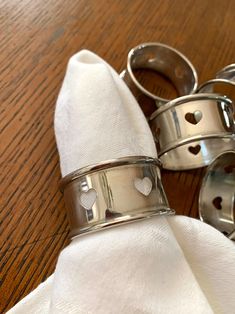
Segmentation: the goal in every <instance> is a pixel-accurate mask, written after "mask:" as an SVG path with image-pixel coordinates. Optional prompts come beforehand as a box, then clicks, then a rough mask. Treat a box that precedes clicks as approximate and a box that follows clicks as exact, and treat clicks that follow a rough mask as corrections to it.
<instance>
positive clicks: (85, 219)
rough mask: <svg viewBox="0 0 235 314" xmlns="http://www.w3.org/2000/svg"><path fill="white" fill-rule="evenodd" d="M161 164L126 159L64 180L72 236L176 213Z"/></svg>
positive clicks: (80, 172)
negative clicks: (168, 199)
mask: <svg viewBox="0 0 235 314" xmlns="http://www.w3.org/2000/svg"><path fill="white" fill-rule="evenodd" d="M160 165H161V164H160V162H159V160H158V159H154V158H150V157H141V156H140V157H126V158H119V159H115V160H110V161H107V162H104V163H100V164H97V165H92V166H89V167H85V168H82V169H79V170H77V171H74V172H73V173H71V174H69V175H67V176H66V177H64V178H63V179H62V181H61V190H62V191H63V193H64V198H65V204H66V207H67V213H68V218H69V222H70V227H71V236H72V237H74V236H77V235H79V234H83V233H87V232H92V231H96V230H101V229H104V228H108V227H112V226H114V225H117V224H120V223H128V222H131V221H134V220H137V219H144V218H148V217H151V216H153V215H162V214H173V213H174V211H173V210H172V209H170V208H169V205H168V201H167V198H166V195H165V192H164V190H163V187H162V183H161V177H160Z"/></svg>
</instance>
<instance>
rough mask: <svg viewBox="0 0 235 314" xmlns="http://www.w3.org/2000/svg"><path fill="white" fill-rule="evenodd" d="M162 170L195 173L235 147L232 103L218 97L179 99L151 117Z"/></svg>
mask: <svg viewBox="0 0 235 314" xmlns="http://www.w3.org/2000/svg"><path fill="white" fill-rule="evenodd" d="M149 122H150V127H151V130H152V132H153V135H154V138H155V141H156V144H157V148H158V153H159V158H160V160H161V162H162V164H163V168H165V169H170V170H186V169H194V168H199V167H202V166H206V165H208V164H209V163H210V162H211V161H212V160H213V159H214V158H215V157H216V156H217V155H218V154H219V153H221V152H222V151H225V150H231V149H234V147H235V124H234V120H233V103H232V101H231V100H230V99H229V98H227V97H223V96H220V95H216V94H195V95H190V96H184V97H179V98H177V99H175V100H173V101H171V102H169V103H167V104H165V105H163V106H161V108H159V109H158V110H156V112H155V113H153V114H152V116H151V117H150V121H149Z"/></svg>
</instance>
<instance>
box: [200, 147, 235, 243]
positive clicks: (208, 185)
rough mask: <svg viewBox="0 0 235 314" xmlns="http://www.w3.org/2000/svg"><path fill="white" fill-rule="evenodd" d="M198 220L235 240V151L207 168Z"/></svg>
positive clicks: (226, 153)
mask: <svg viewBox="0 0 235 314" xmlns="http://www.w3.org/2000/svg"><path fill="white" fill-rule="evenodd" d="M199 214H200V219H201V220H202V221H204V222H206V223H208V224H210V225H212V226H213V227H215V228H216V229H218V230H219V231H221V232H223V233H224V234H225V235H227V236H228V238H230V239H232V240H235V150H234V151H226V152H224V153H222V154H220V155H219V156H218V157H217V158H216V159H215V160H214V161H213V162H212V163H211V165H210V166H209V167H208V169H207V172H206V174H205V176H204V178H203V182H202V186H201V190H200V196H199Z"/></svg>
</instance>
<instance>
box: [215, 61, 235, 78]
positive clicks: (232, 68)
mask: <svg viewBox="0 0 235 314" xmlns="http://www.w3.org/2000/svg"><path fill="white" fill-rule="evenodd" d="M216 78H217V79H225V80H228V81H231V82H235V64H234V63H233V64H229V65H227V66H226V67H224V68H223V69H221V70H220V71H218V72H217V73H216Z"/></svg>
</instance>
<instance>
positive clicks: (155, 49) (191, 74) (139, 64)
mask: <svg viewBox="0 0 235 314" xmlns="http://www.w3.org/2000/svg"><path fill="white" fill-rule="evenodd" d="M137 69H151V70H154V71H156V72H158V73H160V74H162V75H163V76H165V77H167V78H168V79H169V80H170V81H171V82H172V84H173V85H174V87H175V88H176V90H177V92H178V94H179V96H183V95H189V94H193V93H195V92H196V89H197V83H198V79H197V73H196V70H195V68H194V66H193V65H192V63H191V62H190V61H189V60H188V59H187V58H186V57H185V56H184V55H183V54H182V53H180V52H179V51H178V50H176V49H174V48H172V47H170V46H167V45H164V44H162V43H143V44H140V45H138V46H137V47H135V48H133V49H131V50H130V52H129V54H128V57H127V69H126V70H124V71H123V72H122V73H121V74H120V76H121V77H122V79H123V80H124V81H125V82H126V84H127V85H128V87H129V88H130V90H131V91H132V93H133V94H134V96H135V98H136V99H137V101H139V103H140V104H141V105H142V104H144V103H145V104H147V106H148V107H149V108H154V110H156V108H159V107H160V106H161V105H163V104H165V103H167V102H169V101H170V99H165V98H162V97H160V96H158V95H156V94H154V93H152V92H150V91H149V90H148V89H146V88H145V87H144V86H143V85H142V84H141V83H140V82H139V81H138V79H137V77H136V75H135V73H134V70H137ZM142 109H143V111H144V108H142ZM152 112H153V111H152ZM144 113H145V112H144ZM145 114H146V113H145ZM146 115H147V116H148V114H146Z"/></svg>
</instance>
